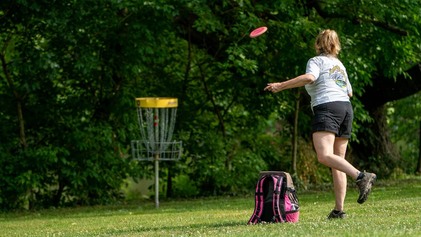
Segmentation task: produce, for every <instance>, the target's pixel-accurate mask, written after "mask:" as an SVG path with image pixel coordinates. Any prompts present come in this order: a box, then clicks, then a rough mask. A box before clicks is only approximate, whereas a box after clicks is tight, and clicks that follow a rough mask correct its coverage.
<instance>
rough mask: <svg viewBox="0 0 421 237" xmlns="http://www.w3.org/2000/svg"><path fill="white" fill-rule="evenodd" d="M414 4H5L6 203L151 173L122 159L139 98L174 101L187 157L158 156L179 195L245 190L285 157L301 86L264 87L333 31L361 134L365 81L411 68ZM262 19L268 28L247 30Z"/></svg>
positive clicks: (0, 158)
mask: <svg viewBox="0 0 421 237" xmlns="http://www.w3.org/2000/svg"><path fill="white" fill-rule="evenodd" d="M316 5H317V6H316ZM419 9H420V5H419V3H418V2H416V1H392V0H391V1H388V2H387V4H386V3H384V2H381V1H360V0H358V1H342V0H337V1H330V2H329V3H328V2H323V1H311V2H308V3H307V4H305V3H304V2H300V1H298V2H297V1H292V0H288V1H257V2H256V1H250V0H243V1H230V0H222V1H206V0H194V1H192V0H179V1H174V0H159V1H115V0H112V1H68V0H64V1H54V2H53V3H52V2H51V1H46V0H41V1H36V2H34V1H25V0H17V1H1V3H0V19H1V21H2V28H1V29H0V42H1V45H0V49H1V50H0V59H1V66H2V67H1V68H2V70H0V108H1V110H0V127H1V130H0V165H2V167H5V168H4V169H3V170H1V171H0V181H1V182H0V208H4V209H9V208H13V209H14V208H35V207H49V206H65V205H75V204H83V205H85V204H86V205H88V204H99V203H107V202H110V201H115V200H117V199H119V198H120V187H121V185H122V183H123V182H124V180H125V179H126V177H129V176H131V177H133V178H135V179H136V178H138V177H151V175H152V169H149V168H148V167H149V165H147V164H143V163H141V162H133V161H132V160H131V159H130V155H129V154H130V150H129V144H130V141H131V140H133V139H139V138H140V134H139V132H138V128H137V126H138V125H137V121H136V113H135V108H134V99H135V98H136V97H152V96H160V97H177V98H179V108H178V114H177V123H176V130H175V131H176V134H175V138H177V139H180V140H182V141H183V145H184V154H183V157H182V159H181V161H179V162H177V163H176V164H165V163H163V164H162V167H163V168H164V169H166V168H168V169H171V172H169V173H170V174H171V176H172V178H173V179H174V186H175V187H174V189H175V190H174V195H179V196H182V195H187V196H190V195H192V196H198V195H213V194H226V193H229V194H238V193H241V192H244V191H245V190H246V189H248V188H250V187H251V186H254V183H255V179H256V176H257V174H258V172H259V171H261V170H264V169H283V170H287V171H288V170H289V169H290V165H291V158H290V157H291V155H290V153H291V145H290V141H291V131H292V129H291V128H292V124H293V114H294V108H295V107H294V103H295V101H296V93H297V92H296V91H285V92H282V93H280V94H277V95H270V94H267V93H265V92H263V91H262V89H263V88H264V86H265V85H266V83H268V82H271V81H281V80H285V79H287V78H292V77H294V76H296V75H298V74H301V73H303V72H304V70H305V64H306V62H307V60H308V58H309V57H312V56H313V55H314V50H313V43H314V42H313V41H314V37H315V36H316V35H317V33H318V32H319V31H320V30H321V29H323V28H328V27H329V28H333V29H336V30H337V31H338V32H339V35H340V37H341V41H342V48H343V52H342V54H341V59H342V61H343V62H344V64H345V65H346V66H347V68H348V73H349V76H350V78H351V81H352V84H353V86H354V94H355V95H356V98H355V99H354V100H353V104H354V106H355V111H356V120H355V126H354V127H355V128H356V129H355V132H356V133H357V132H361V131H364V127H361V126H359V124H361V123H362V122H366V121H371V118H370V116H369V114H368V112H367V111H365V109H364V105H363V104H362V103H361V101H359V99H358V97H359V96H361V95H363V94H364V87H366V86H369V85H370V84H371V77H372V76H373V75H377V74H380V75H386V76H391V77H392V78H393V77H395V76H396V75H397V74H399V73H402V72H404V71H405V70H406V69H407V68H408V67H410V66H412V64H414V63H418V60H419V53H420V44H419V41H418V38H419V36H420V35H419V34H420V32H419V29H420V27H419V26H420V25H421V20H420V17H419V14H418V13H419ZM262 25H266V26H268V28H269V30H268V32H267V33H266V34H264V35H262V36H260V37H258V38H255V39H250V38H249V37H248V33H249V32H250V30H251V29H253V28H255V27H258V26H262ZM300 98H301V99H302V101H301V103H302V104H301V108H302V109H301V111H300V117H299V133H300V135H301V136H302V137H303V138H302V139H301V140H300V143H301V144H302V145H301V147H302V149H301V152H300V157H299V159H300V160H301V161H299V164H302V165H303V168H302V170H306V171H308V172H314V173H312V174H307V173H306V172H304V171H302V170H301V172H302V173H301V174H302V176H301V177H302V178H303V177H305V176H306V179H305V180H304V181H306V182H307V181H309V182H322V181H324V180H326V177H327V176H328V174H326V172H325V171H324V170H323V171H319V169H316V168H315V167H317V164H315V163H313V162H310V161H309V160H310V159H311V160H312V161H313V160H314V159H315V158H314V157H312V155H311V154H312V153H311V152H310V151H311V145H309V143H310V141H309V139H308V135H309V125H310V122H309V120H310V116H311V110H310V109H309V107H308V105H307V104H308V98H306V97H305V96H301V97H300ZM353 139H357V138H356V137H355V135H354V137H353ZM377 161H378V159H377ZM300 162H301V163H300ZM298 173H300V170H299V171H298ZM304 173H305V174H304ZM187 177H188V178H189V179H187ZM189 187H190V188H189Z"/></svg>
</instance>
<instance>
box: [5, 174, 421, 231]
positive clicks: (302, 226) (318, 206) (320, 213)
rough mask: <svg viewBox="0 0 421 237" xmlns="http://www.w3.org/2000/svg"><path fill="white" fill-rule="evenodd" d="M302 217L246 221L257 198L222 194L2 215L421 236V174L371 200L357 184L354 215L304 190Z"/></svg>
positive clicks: (63, 225)
mask: <svg viewBox="0 0 421 237" xmlns="http://www.w3.org/2000/svg"><path fill="white" fill-rule="evenodd" d="M298 197H299V201H300V206H301V212H300V221H299V222H298V223H294V224H291V223H287V224H263V225H262V224H259V225H247V224H246V223H247V221H248V219H249V218H250V216H251V214H252V212H253V210H254V199H253V196H252V195H250V196H248V197H218V198H203V199H194V200H173V201H172V200H164V201H161V204H160V208H159V209H156V208H155V206H154V203H153V201H148V202H145V201H142V202H138V203H131V204H125V205H112V206H97V207H80V208H61V209H50V210H40V211H24V212H13V213H2V214H0V236H8V237H9V236H370V237H374V236H405V237H407V236H421V178H419V177H415V178H412V179H405V180H394V181H387V182H386V181H380V182H378V183H377V184H376V186H375V188H374V189H373V192H372V194H371V195H370V197H369V200H368V201H367V202H366V203H364V204H362V205H360V204H358V203H357V202H356V199H357V191H356V189H355V188H353V187H350V188H349V191H348V196H347V200H346V212H347V215H348V216H347V218H346V219H343V220H327V219H326V216H327V214H328V213H329V212H330V210H331V208H332V207H333V193H332V192H331V191H317V192H316V191H305V192H300V190H298Z"/></svg>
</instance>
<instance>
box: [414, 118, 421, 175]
mask: <svg viewBox="0 0 421 237" xmlns="http://www.w3.org/2000/svg"><path fill="white" fill-rule="evenodd" d="M418 133H419V139H418V163H417V170H416V171H415V172H416V173H417V174H420V175H421V120H420V126H419V130H418Z"/></svg>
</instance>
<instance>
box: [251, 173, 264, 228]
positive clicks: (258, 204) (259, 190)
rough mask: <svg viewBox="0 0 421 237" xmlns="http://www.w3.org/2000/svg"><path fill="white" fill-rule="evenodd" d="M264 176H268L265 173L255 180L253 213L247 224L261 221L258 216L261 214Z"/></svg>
mask: <svg viewBox="0 0 421 237" xmlns="http://www.w3.org/2000/svg"><path fill="white" fill-rule="evenodd" d="M266 178H268V176H266V175H265V176H262V177H260V179H259V181H257V185H256V192H255V194H254V203H255V207H254V212H253V215H251V218H250V220H249V221H248V223H247V224H256V223H260V222H261V219H260V217H261V216H262V212H263V205H264V200H263V198H264V197H263V183H264V182H265V180H266Z"/></svg>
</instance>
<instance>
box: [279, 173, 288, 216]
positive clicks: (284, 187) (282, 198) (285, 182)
mask: <svg viewBox="0 0 421 237" xmlns="http://www.w3.org/2000/svg"><path fill="white" fill-rule="evenodd" d="M290 177H291V176H290ZM287 188H288V176H284V177H283V180H282V188H281V193H280V198H279V199H280V202H281V203H280V206H281V207H280V209H281V216H282V219H283V220H284V221H286V220H287V215H286V212H285V194H286V191H287Z"/></svg>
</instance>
